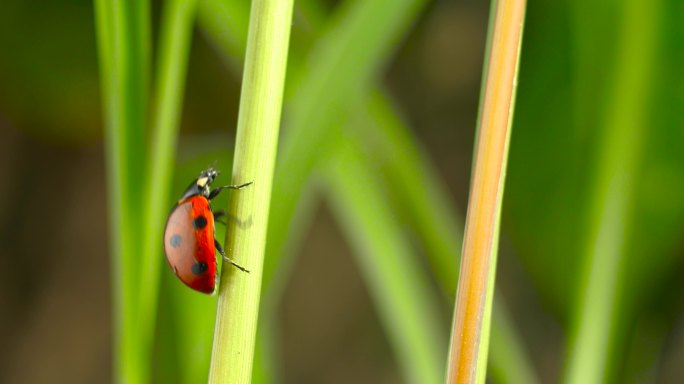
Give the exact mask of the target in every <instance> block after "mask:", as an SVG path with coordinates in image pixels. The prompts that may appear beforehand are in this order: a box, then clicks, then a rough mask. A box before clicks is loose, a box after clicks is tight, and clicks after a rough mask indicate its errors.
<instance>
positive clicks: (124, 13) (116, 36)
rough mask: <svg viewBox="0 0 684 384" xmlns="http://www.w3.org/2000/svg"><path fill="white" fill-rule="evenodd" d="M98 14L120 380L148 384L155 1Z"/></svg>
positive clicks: (112, 5)
mask: <svg viewBox="0 0 684 384" xmlns="http://www.w3.org/2000/svg"><path fill="white" fill-rule="evenodd" d="M95 13H96V23H97V33H98V51H99V61H100V75H101V79H102V92H103V101H104V115H105V131H106V135H105V138H106V148H105V152H106V159H107V160H106V163H107V188H108V193H107V194H108V205H109V217H110V222H109V231H110V235H109V236H110V244H111V250H110V251H111V253H110V257H111V260H112V284H113V289H112V291H113V297H114V298H113V302H114V310H113V313H114V321H113V323H114V345H115V347H114V354H113V356H114V360H115V362H114V367H115V368H114V375H115V379H116V381H118V382H125V383H143V382H146V381H147V380H148V377H149V363H148V362H143V361H141V359H140V357H141V344H140V338H139V333H138V332H137V331H138V330H137V327H136V320H137V317H136V315H137V313H136V310H137V293H138V289H139V288H140V282H139V278H140V268H139V265H138V260H137V254H138V250H139V249H140V245H141V235H142V228H141V225H140V212H141V210H140V208H141V205H142V201H141V200H142V199H141V198H140V195H141V193H140V190H139V189H138V188H139V186H140V185H142V183H143V172H142V168H143V167H141V164H144V144H145V143H144V126H145V113H146V108H147V102H146V101H147V76H148V66H149V56H148V55H149V53H148V51H149V49H148V45H149V4H148V2H147V1H110V0H96V1H95Z"/></svg>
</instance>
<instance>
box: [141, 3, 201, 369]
mask: <svg viewBox="0 0 684 384" xmlns="http://www.w3.org/2000/svg"><path fill="white" fill-rule="evenodd" d="M194 14H195V0H169V1H167V2H166V6H165V8H164V16H163V20H162V32H161V37H160V48H159V59H158V69H157V83H156V91H155V97H156V103H155V110H154V122H153V129H154V130H153V133H152V134H153V140H152V143H151V144H152V152H151V155H152V156H151V159H150V161H149V164H150V167H149V168H148V170H147V176H146V177H145V180H146V185H145V187H146V189H145V199H146V200H145V208H146V209H145V216H144V219H145V222H144V225H145V226H144V232H143V233H144V236H143V238H142V252H141V254H140V255H139V260H140V261H139V262H140V264H141V274H140V276H141V277H144V279H145V281H144V284H141V285H140V288H139V301H138V321H137V327H138V329H139V332H140V336H139V337H140V343H141V345H142V348H143V353H144V354H143V355H142V359H143V361H149V360H150V358H149V357H150V353H151V350H152V344H153V339H154V329H155V322H156V319H157V304H158V300H159V298H158V292H159V272H160V267H161V265H162V260H163V256H162V252H163V251H162V242H161V239H162V238H163V234H162V231H163V230H164V223H165V215H166V214H167V213H168V210H169V207H170V204H169V200H170V199H169V193H168V192H169V187H170V186H171V182H172V180H173V177H172V175H173V171H174V159H175V155H176V145H177V138H178V131H179V127H180V122H179V120H180V116H181V111H182V101H183V91H184V89H185V73H186V67H187V63H188V57H189V46H190V40H191V34H192V25H193V21H194Z"/></svg>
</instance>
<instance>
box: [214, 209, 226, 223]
mask: <svg viewBox="0 0 684 384" xmlns="http://www.w3.org/2000/svg"><path fill="white" fill-rule="evenodd" d="M212 213H213V214H214V221H215V222H218V223H221V224H223V225H228V214H227V213H226V211H224V210H223V209H219V210H218V211H213V212H212Z"/></svg>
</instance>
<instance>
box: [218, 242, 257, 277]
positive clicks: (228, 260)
mask: <svg viewBox="0 0 684 384" xmlns="http://www.w3.org/2000/svg"><path fill="white" fill-rule="evenodd" d="M214 247H216V250H217V251H218V253H219V254H221V257H223V260H225V261H227V262H229V263H231V264H233V266H235V267H236V268H237V269H239V270H241V271H242V272H247V273H249V271H248V270H247V269H245V268H244V267H243V266H241V265H239V264H238V263H236V262H234V261H233V260H231V259H230V258H229V257H228V256H226V251H224V250H223V246H222V245H221V243H219V242H218V240H216V239H214Z"/></svg>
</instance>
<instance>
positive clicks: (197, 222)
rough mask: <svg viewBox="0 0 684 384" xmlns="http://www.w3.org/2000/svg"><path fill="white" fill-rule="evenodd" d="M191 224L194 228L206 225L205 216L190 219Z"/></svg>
mask: <svg viewBox="0 0 684 384" xmlns="http://www.w3.org/2000/svg"><path fill="white" fill-rule="evenodd" d="M192 226H193V227H195V229H202V228H204V227H206V226H207V218H206V217H204V216H197V217H195V220H193V221H192Z"/></svg>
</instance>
